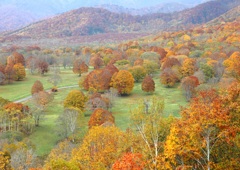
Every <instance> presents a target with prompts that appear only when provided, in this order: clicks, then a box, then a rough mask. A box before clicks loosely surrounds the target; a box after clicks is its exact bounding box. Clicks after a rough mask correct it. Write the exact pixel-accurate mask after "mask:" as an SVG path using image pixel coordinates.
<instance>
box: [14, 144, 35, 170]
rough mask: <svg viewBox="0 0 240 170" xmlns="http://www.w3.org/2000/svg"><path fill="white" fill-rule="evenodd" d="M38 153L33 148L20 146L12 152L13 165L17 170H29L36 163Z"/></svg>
mask: <svg viewBox="0 0 240 170" xmlns="http://www.w3.org/2000/svg"><path fill="white" fill-rule="evenodd" d="M36 161H37V155H36V154H35V153H34V151H33V150H32V149H29V150H28V149H26V148H20V149H17V150H16V151H15V152H13V153H12V154H11V166H12V167H13V168H14V169H15V170H28V169H30V168H32V167H34V166H35V165H36Z"/></svg>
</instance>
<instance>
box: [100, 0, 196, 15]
mask: <svg viewBox="0 0 240 170" xmlns="http://www.w3.org/2000/svg"><path fill="white" fill-rule="evenodd" d="M95 7H96V8H103V9H106V10H108V11H111V12H115V13H119V14H121V13H127V14H131V15H146V14H153V13H172V12H178V11H182V10H184V9H187V8H190V7H192V5H184V4H180V3H176V2H169V3H164V4H159V5H155V6H153V7H147V8H141V9H134V8H124V7H122V6H118V5H108V4H103V5H98V6H95Z"/></svg>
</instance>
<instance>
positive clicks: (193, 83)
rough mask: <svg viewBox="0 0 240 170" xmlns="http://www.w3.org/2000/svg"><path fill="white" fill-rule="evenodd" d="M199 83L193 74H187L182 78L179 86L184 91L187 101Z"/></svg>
mask: <svg viewBox="0 0 240 170" xmlns="http://www.w3.org/2000/svg"><path fill="white" fill-rule="evenodd" d="M198 85H199V81H198V78H197V77H195V76H189V77H185V78H183V79H182V82H181V87H182V89H183V91H184V94H185V97H186V99H187V101H189V100H190V99H191V98H192V96H193V95H194V92H195V87H197V86H198Z"/></svg>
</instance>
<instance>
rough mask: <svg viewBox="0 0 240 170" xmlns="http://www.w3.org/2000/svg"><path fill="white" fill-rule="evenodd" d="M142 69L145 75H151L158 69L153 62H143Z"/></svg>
mask: <svg viewBox="0 0 240 170" xmlns="http://www.w3.org/2000/svg"><path fill="white" fill-rule="evenodd" d="M143 67H144V68H145V70H146V72H147V74H148V75H151V74H153V73H155V72H156V71H157V69H158V68H159V65H158V63H156V62H154V61H150V60H144V61H143Z"/></svg>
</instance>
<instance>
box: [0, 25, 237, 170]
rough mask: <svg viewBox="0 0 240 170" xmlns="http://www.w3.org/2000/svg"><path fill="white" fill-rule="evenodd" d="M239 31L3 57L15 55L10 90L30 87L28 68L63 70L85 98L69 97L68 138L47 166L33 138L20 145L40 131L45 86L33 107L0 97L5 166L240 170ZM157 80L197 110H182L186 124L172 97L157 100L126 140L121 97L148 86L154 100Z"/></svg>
mask: <svg viewBox="0 0 240 170" xmlns="http://www.w3.org/2000/svg"><path fill="white" fill-rule="evenodd" d="M239 29H240V23H237V22H230V23H225V24H221V25H217V26H212V27H210V26H202V27H196V28H194V29H191V30H186V31H179V32H163V33H160V34H159V35H157V36H156V35H155V36H152V37H147V38H143V39H141V40H139V41H130V42H127V43H122V44H120V45H118V46H116V47H114V48H110V47H79V48H75V49H74V48H69V47H67V48H59V49H56V50H50V49H43V50H42V49H40V48H30V47H26V48H21V47H16V46H15V47H11V48H9V49H3V50H2V51H3V52H4V53H3V54H8V53H9V55H7V56H8V57H7V56H5V57H2V58H1V64H0V74H1V83H2V84H3V85H4V86H8V85H6V83H10V82H11V81H12V80H16V81H19V80H24V77H25V76H26V73H25V67H26V68H28V70H29V71H30V73H31V74H36V71H38V74H40V75H42V76H43V75H44V73H45V72H47V71H48V67H49V66H54V68H56V67H55V66H58V67H60V66H63V67H64V68H67V67H71V68H72V70H73V72H74V73H75V74H76V77H79V82H76V83H79V86H80V88H81V89H82V91H80V90H73V91H70V92H69V94H68V95H67V96H66V98H65V99H63V100H64V101H63V107H64V113H63V114H61V116H59V122H60V124H61V127H63V128H61V129H62V131H61V135H62V136H63V138H64V139H63V140H62V141H59V142H58V144H57V146H56V147H55V148H53V149H52V150H51V152H50V154H49V155H48V156H47V157H46V158H45V159H44V158H39V157H37V156H36V155H35V154H34V146H32V145H31V143H30V142H29V141H28V140H27V137H25V138H24V139H18V137H19V136H18V135H17V134H16V133H17V132H19V133H24V134H25V135H30V134H31V133H32V132H33V129H34V126H40V125H41V123H40V121H42V116H43V115H44V114H45V110H46V108H47V107H48V104H49V103H50V102H51V101H52V100H53V98H54V97H53V96H54V95H53V93H49V92H47V91H45V90H44V88H43V85H42V84H41V82H40V81H37V82H35V83H34V84H33V85H32V89H31V93H32V95H33V99H32V100H33V105H32V106H27V105H24V104H21V103H13V102H10V101H8V100H6V99H4V98H1V101H0V102H1V103H0V104H1V105H0V106H1V112H0V113H1V115H0V116H1V117H0V125H1V126H0V131H1V132H4V134H5V138H4V139H2V140H1V143H0V148H1V151H0V167H1V168H2V169H12V168H14V169H48V170H50V169H51V170H53V169H56V170H57V169H72V170H75V169H96V170H97V169H116V170H118V169H239V168H240V165H239V161H240V160H239V157H240V155H239V153H240V145H239V137H240V136H239V131H240V127H239V120H240V117H239V115H240V113H239V108H240V97H239V96H240V84H239V80H240V52H239V48H240V47H239V41H238V40H239V34H237V33H236V32H237V31H238V30H239ZM13 49H14V50H16V49H17V50H18V51H19V52H12V51H11V50H13ZM20 51H22V54H20ZM34 55H35V56H34ZM24 56H26V57H24ZM89 66H91V67H89ZM58 67H57V68H58ZM43 68H44V69H43ZM8 70H12V71H8ZM56 70H57V69H56ZM10 72H11V74H10ZM60 75H61V73H59V71H54V74H52V81H51V82H52V83H53V86H54V87H53V90H52V91H53V92H56V91H57V88H56V86H57V85H58V83H59V82H60ZM156 81H159V82H160V83H161V84H162V85H164V86H165V87H166V88H177V87H180V88H181V89H182V90H183V94H184V96H185V98H186V100H187V101H188V102H189V104H188V106H186V107H184V108H182V109H181V111H180V116H181V117H179V118H176V117H173V116H169V117H166V116H165V115H164V107H165V106H164V98H163V97H160V96H154V95H153V96H152V97H151V98H149V99H144V98H142V99H139V100H138V101H136V102H137V107H136V108H134V109H131V111H130V112H129V117H130V124H131V126H129V127H128V129H127V130H126V131H123V130H121V129H119V128H118V127H116V126H115V118H114V115H113V114H112V113H111V108H112V107H114V99H116V96H119V97H122V98H123V97H124V96H126V97H129V95H131V93H132V90H133V88H134V86H135V85H136V84H139V83H141V88H142V90H143V91H145V92H147V93H149V95H151V94H154V91H155V89H156V88H157V87H155V82H156ZM19 83H21V82H19ZM30 88H31V87H30ZM116 100H118V99H116ZM86 110H88V111H90V112H91V116H90V118H89V121H88V131H87V132H86V134H85V136H84V137H81V135H80V133H79V131H78V129H79V127H80V126H79V125H80V124H81V121H82V120H83V117H84V116H86V115H85V111H86ZM43 121H44V120H43ZM2 134H3V133H2ZM19 138H20V137H19ZM43 160H44V162H43Z"/></svg>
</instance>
